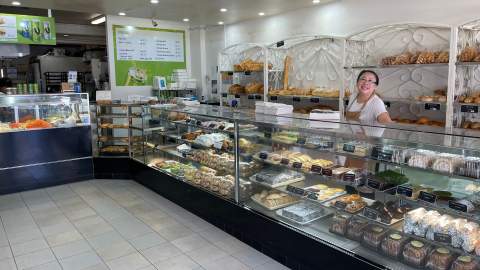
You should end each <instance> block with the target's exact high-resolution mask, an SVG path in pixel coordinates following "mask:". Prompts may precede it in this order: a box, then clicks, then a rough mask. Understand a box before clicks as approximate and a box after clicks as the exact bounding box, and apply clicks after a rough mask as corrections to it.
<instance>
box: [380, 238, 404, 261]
mask: <svg viewBox="0 0 480 270" xmlns="http://www.w3.org/2000/svg"><path fill="white" fill-rule="evenodd" d="M407 242H408V238H407V237H405V236H403V235H401V234H400V233H396V232H394V233H390V234H388V235H387V236H386V237H385V238H384V239H383V240H382V243H381V244H380V247H381V250H382V252H383V253H384V254H385V255H387V256H389V257H391V258H394V259H399V258H400V256H401V255H402V250H403V247H404V246H405V244H406V243H407Z"/></svg>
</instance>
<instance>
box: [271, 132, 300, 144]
mask: <svg viewBox="0 0 480 270" xmlns="http://www.w3.org/2000/svg"><path fill="white" fill-rule="evenodd" d="M298 136H299V134H298V132H296V131H285V130H284V131H280V132H276V133H273V134H272V140H274V141H277V142H281V143H286V144H294V143H296V142H297V139H298Z"/></svg>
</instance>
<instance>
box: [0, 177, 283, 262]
mask: <svg viewBox="0 0 480 270" xmlns="http://www.w3.org/2000/svg"><path fill="white" fill-rule="evenodd" d="M0 218H1V224H0V225H1V226H0V269H1V270H11V269H19V270H22V269H28V270H57V269H64V270H102V269H107V270H108V269H111V270H136V269H141V270H155V269H169V270H177V269H178V270H180V269H186V270H187V269H207V270H208V269H212V270H213V269H229V270H235V269H255V270H257V269H258V270H260V269H275V270H281V269H288V268H286V267H284V266H283V265H281V264H279V263H277V262H276V261H274V260H273V259H271V258H269V257H267V256H265V255H263V254H262V253H260V252H258V251H256V250H255V249H253V248H250V247H249V246H247V245H246V244H244V243H242V242H241V241H239V240H237V239H236V238H234V237H232V236H230V235H228V234H227V233H225V232H223V231H221V230H219V229H217V228H216V227H214V226H212V225H211V224H209V223H207V222H206V221H204V220H202V219H201V218H199V217H197V216H195V215H193V214H191V213H190V212H188V211H186V210H184V209H183V208H181V207H179V206H177V205H175V204H173V203H172V202H170V201H168V200H167V199H165V198H163V197H161V196H159V195H157V194H156V193H154V192H153V191H150V190H148V189H147V188H145V187H143V186H141V185H139V184H137V183H135V182H133V181H119V180H92V181H86V182H80V183H75V184H70V185H63V186H57V187H52V188H46V189H40V190H35V191H28V192H22V193H16V194H11V195H4V196H0Z"/></svg>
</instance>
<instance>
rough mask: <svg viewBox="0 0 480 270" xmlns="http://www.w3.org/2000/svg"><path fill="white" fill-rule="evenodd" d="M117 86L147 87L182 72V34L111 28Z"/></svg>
mask: <svg viewBox="0 0 480 270" xmlns="http://www.w3.org/2000/svg"><path fill="white" fill-rule="evenodd" d="M113 40H114V52H115V53H114V54H115V55H114V57H115V77H116V85H117V86H150V85H152V83H153V77H154V76H163V77H165V78H167V80H168V77H169V76H170V75H171V74H172V72H173V70H174V69H186V68H187V61H186V49H185V48H186V47H185V31H183V30H171V29H158V28H143V27H132V26H121V25H113Z"/></svg>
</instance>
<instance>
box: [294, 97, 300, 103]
mask: <svg viewBox="0 0 480 270" xmlns="http://www.w3.org/2000/svg"><path fill="white" fill-rule="evenodd" d="M292 99H293V102H300V100H301V99H300V97H293V98H292Z"/></svg>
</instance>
